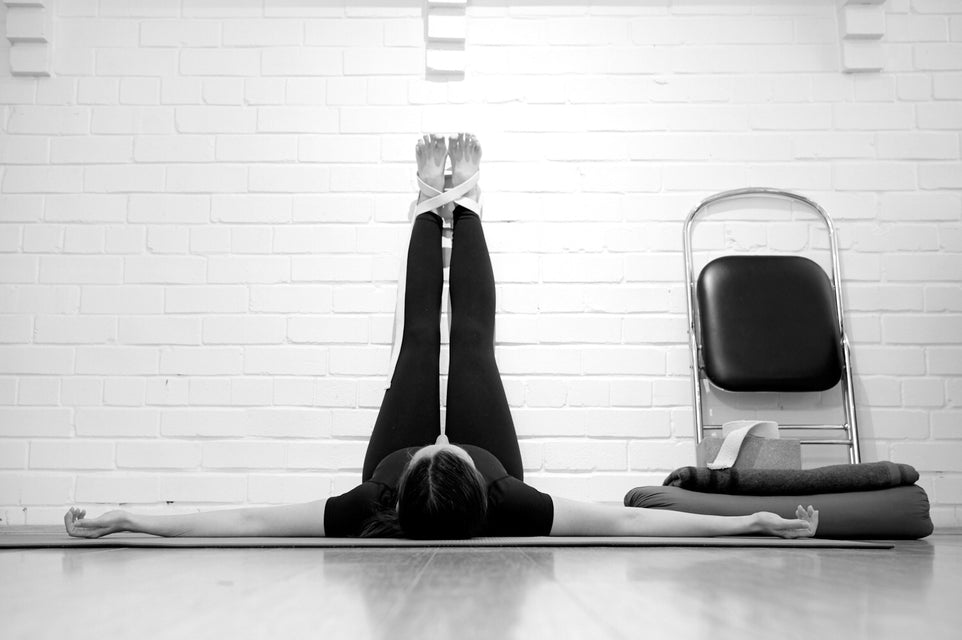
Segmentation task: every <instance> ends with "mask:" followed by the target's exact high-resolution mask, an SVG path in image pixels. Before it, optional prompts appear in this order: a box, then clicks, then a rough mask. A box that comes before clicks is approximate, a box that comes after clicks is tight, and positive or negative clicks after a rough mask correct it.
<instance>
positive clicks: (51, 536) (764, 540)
mask: <svg viewBox="0 0 962 640" xmlns="http://www.w3.org/2000/svg"><path fill="white" fill-rule="evenodd" d="M16 529H17V528H9V529H0V549H44V548H84V547H135V548H154V547H156V548H187V549H197V548H207V547H228V548H285V547H317V548H339V547H340V548H356V547H381V548H385V547H391V548H396V547H469V548H470V547H781V548H786V547H799V548H809V549H813V548H814V549H820V548H821V549H824V548H828V549H833V548H843V549H891V548H892V547H893V546H894V545H892V544H889V543H880V542H865V541H852V540H826V539H822V538H799V539H797V540H785V539H782V538H770V537H750V536H731V537H717V538H652V537H641V536H631V537H594V536H579V537H566V536H551V537H548V536H545V537H519V538H472V539H470V540H406V539H401V538H159V537H156V536H148V535H143V534H125V533H121V534H114V535H111V536H106V537H103V538H95V539H87V538H71V537H70V536H68V535H67V534H66V533H64V532H63V531H59V532H53V531H50V530H46V531H43V530H36V529H33V530H30V531H24V530H21V531H17V530H16Z"/></svg>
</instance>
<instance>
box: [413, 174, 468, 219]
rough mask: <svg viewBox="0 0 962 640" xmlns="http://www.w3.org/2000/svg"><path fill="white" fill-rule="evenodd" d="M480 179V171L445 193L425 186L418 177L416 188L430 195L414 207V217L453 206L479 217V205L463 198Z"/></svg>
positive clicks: (427, 185)
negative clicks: (452, 204)
mask: <svg viewBox="0 0 962 640" xmlns="http://www.w3.org/2000/svg"><path fill="white" fill-rule="evenodd" d="M480 177H481V172H480V171H475V172H474V175H473V176H471V177H470V178H468V179H467V180H465V181H464V182H462V183H461V184H459V185H458V186H456V187H451V188H450V189H448V190H447V191H438V190H437V189H435V188H434V187H432V186H431V185H429V184H427V183H426V182H424V181H423V180H421V176H418V187H420V189H421V193H423V194H427V195H430V196H431V197H430V198H428V199H427V200H424V201H422V202H419V203H418V204H417V205H416V206H415V207H414V217H415V218H417V217H418V216H419V215H421V214H422V213H424V212H426V211H434V210H436V209H440V208H441V207H444V206H446V205H449V204H451V203H452V202H453V203H454V204H457V205H460V206H462V207H464V208H465V209H468V210H469V211H473V212H475V213H476V214H478V215H481V204H480V203H478V202H475V201H474V200H472V199H471V198H465V197H464V196H465V194H467V193H468V192H469V191H471V190H472V189H474V187H475V186H476V185H477V184H478V179H479V178H480ZM412 222H413V220H412Z"/></svg>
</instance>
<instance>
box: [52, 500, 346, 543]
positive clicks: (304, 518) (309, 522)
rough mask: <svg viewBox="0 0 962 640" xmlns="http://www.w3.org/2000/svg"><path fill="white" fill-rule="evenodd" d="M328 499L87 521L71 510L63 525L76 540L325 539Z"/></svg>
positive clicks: (121, 515)
mask: <svg viewBox="0 0 962 640" xmlns="http://www.w3.org/2000/svg"><path fill="white" fill-rule="evenodd" d="M326 504H327V500H315V501H314V502H308V503H305V504H291V505H283V506H279V507H248V508H242V509H227V510H224V511H204V512H200V513H187V514H183V515H161V516H150V515H139V514H135V513H129V512H127V511H108V512H107V513H105V514H104V515H102V516H100V517H98V518H86V515H87V512H86V511H84V510H83V509H76V508H73V509H70V510H69V511H67V513H66V514H65V515H64V518H63V522H64V526H65V527H66V528H67V533H69V534H70V535H71V536H74V537H76V538H100V537H101V536H106V535H109V534H111V533H118V532H121V531H129V532H133V533H149V534H152V535H155V536H164V537H187V536H193V537H198V538H212V537H213V538H233V537H305V538H308V537H323V536H324V508H325V505H326Z"/></svg>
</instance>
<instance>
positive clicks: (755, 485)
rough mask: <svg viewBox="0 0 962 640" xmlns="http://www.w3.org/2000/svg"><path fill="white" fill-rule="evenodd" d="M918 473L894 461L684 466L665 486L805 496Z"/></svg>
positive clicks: (895, 483)
mask: <svg viewBox="0 0 962 640" xmlns="http://www.w3.org/2000/svg"><path fill="white" fill-rule="evenodd" d="M918 479H919V473H918V471H916V470H915V469H914V468H912V467H911V466H910V465H907V464H896V463H894V462H863V463H861V464H835V465H830V466H827V467H818V468H816V469H804V470H801V471H799V470H790V469H718V470H715V469H708V468H705V467H682V468H680V469H676V470H675V471H672V472H671V473H670V474H669V475H668V477H667V478H666V479H665V481H664V483H662V484H663V485H664V486H672V487H681V488H682V489H689V490H691V491H701V492H703V493H729V494H735V495H752V496H784V495H805V494H810V493H837V492H841V491H871V490H875V489H886V488H889V487H899V486H902V485H911V484H915V481H916V480H918Z"/></svg>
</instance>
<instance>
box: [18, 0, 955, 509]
mask: <svg viewBox="0 0 962 640" xmlns="http://www.w3.org/2000/svg"><path fill="white" fill-rule="evenodd" d="M335 5H337V3H334V4H333V5H332V4H331V3H319V4H318V3H310V2H288V1H283V2H281V1H274V0H267V1H266V2H264V1H263V0H250V1H244V2H242V1H240V0H231V1H230V2H211V1H210V0H204V1H193V0H191V1H188V0H184V1H183V2H181V3H162V2H155V3H146V2H137V3H130V2H121V1H119V0H99V1H97V0H90V1H88V2H83V3H73V2H58V3H55V10H56V11H57V14H56V15H55V16H54V26H55V31H54V34H55V37H54V39H53V43H52V46H51V56H52V57H51V62H50V72H51V74H52V76H51V77H49V78H26V77H14V76H12V75H11V74H10V72H9V69H8V68H7V67H6V66H4V68H3V69H2V70H0V523H4V524H6V523H11V524H19V523H38V522H54V521H56V519H57V517H58V513H60V512H61V510H62V508H64V507H66V506H67V505H69V504H80V505H82V506H86V507H88V508H90V509H92V510H93V511H95V512H96V511H100V510H104V509H107V508H109V507H110V506H111V505H117V504H120V503H123V504H125V505H127V506H129V507H131V508H140V509H144V510H151V511H155V512H156V511H162V510H164V509H173V510H185V509H192V508H197V507H200V506H207V507H209V506H217V505H226V504H234V503H245V504H274V503H281V502H285V501H295V500H309V499H312V498H315V497H321V496H326V495H331V494H332V493H333V492H340V491H343V490H346V489H348V488H350V487H351V486H352V485H353V484H354V483H355V482H357V480H358V479H359V473H360V471H359V469H360V465H361V462H362V458H363V453H364V444H365V436H366V435H367V434H368V433H369V432H370V428H371V426H372V424H373V421H374V418H375V416H376V410H377V405H378V402H379V400H380V395H381V393H382V381H383V376H384V375H385V372H386V368H387V364H388V356H389V342H390V336H391V320H392V312H393V309H394V295H395V284H396V283H395V277H396V273H397V268H398V265H399V264H400V260H401V249H402V248H403V246H404V241H405V236H406V233H407V230H408V225H407V221H406V212H407V208H408V204H409V203H410V200H411V199H412V196H413V193H414V186H415V183H414V164H413V161H412V160H413V159H412V155H413V154H412V151H413V147H414V142H415V140H416V137H417V136H418V135H419V134H420V133H422V132H424V131H441V132H444V133H449V132H455V131H460V130H469V131H474V132H476V133H477V134H478V135H479V137H480V139H481V141H482V144H483V146H484V149H485V161H484V169H483V174H484V179H483V181H482V186H483V188H484V190H485V193H486V199H487V209H486V212H485V215H486V221H487V223H486V226H487V234H488V241H489V245H490V248H491V250H492V253H493V256H492V257H493V262H494V265H495V270H496V273H497V276H498V280H499V283H500V284H499V288H498V294H499V311H500V316H499V318H500V325H499V329H498V357H499V361H500V364H501V368H502V371H503V373H504V377H505V386H506V389H507V391H508V396H509V401H510V403H511V405H512V408H513V410H514V412H515V419H516V423H517V428H518V431H519V434H520V436H521V446H522V452H523V455H524V464H525V468H526V470H527V473H528V478H529V480H530V482H531V483H532V484H533V485H535V486H537V487H539V488H541V489H543V490H546V491H554V492H557V493H559V494H562V495H568V496H570V497H574V498H582V499H593V500H605V501H618V500H620V499H621V497H622V496H623V495H624V493H625V491H626V490H627V489H629V488H631V487H633V486H637V485H642V484H659V483H660V482H661V480H662V479H663V478H664V476H665V474H666V473H667V472H668V471H670V470H671V469H673V468H675V467H677V466H680V465H684V464H689V463H692V462H693V460H694V455H693V446H692V444H691V437H692V433H691V422H692V418H691V410H690V395H689V394H690V391H689V385H688V355H687V349H686V335H685V303H684V297H683V294H684V289H683V273H682V265H683V261H682V258H681V232H682V229H681V221H682V220H683V218H684V216H685V214H686V213H687V212H688V211H689V210H690V209H691V208H692V207H693V206H694V205H695V204H696V203H697V202H698V201H699V200H700V199H701V198H703V197H705V196H706V195H709V194H710V193H712V192H714V191H718V190H723V189H731V188H737V187H744V186H748V185H762V186H771V187H779V188H785V189H789V190H795V191H799V192H802V193H804V194H805V195H808V196H810V197H812V198H813V199H815V200H816V201H818V202H819V203H820V204H822V205H823V206H824V207H825V208H826V209H827V210H828V211H829V212H830V213H831V214H833V216H834V217H835V218H836V223H837V226H838V227H839V231H840V240H841V243H842V246H843V258H842V270H843V271H842V275H843V278H844V279H845V287H844V293H845V298H846V301H847V303H848V307H849V318H848V320H849V326H850V328H851V332H852V339H853V350H854V358H855V375H856V380H857V382H856V390H857V392H858V393H859V395H858V405H859V407H858V408H859V412H860V416H861V418H862V424H863V449H864V451H865V457H866V459H867V460H874V459H892V460H898V461H904V462H908V463H911V464H913V465H915V466H916V467H917V468H918V469H919V470H920V471H921V472H922V483H923V486H925V488H926V489H927V490H928V491H929V495H930V498H931V499H932V504H933V515H934V517H935V520H936V523H937V525H938V526H940V527H959V526H962V463H960V460H962V152H960V143H962V140H960V130H962V13H960V9H959V7H958V6H956V4H955V3H952V2H935V1H932V2H922V1H916V2H911V3H910V2H908V0H893V1H890V2H887V3H885V5H884V10H885V12H886V16H885V17H886V22H885V24H886V29H885V35H884V37H883V38H882V39H881V40H880V41H879V42H880V44H879V46H880V47H881V48H882V51H883V52H884V56H885V60H884V68H883V71H882V72H880V73H867V74H845V73H842V72H841V62H840V56H839V49H838V47H839V42H838V28H837V24H836V20H837V16H838V13H837V10H836V3H835V2H833V1H831V0H819V1H816V2H802V1H801V0H798V1H796V2H784V3H778V5H779V6H778V8H777V10H775V9H774V8H773V7H772V6H769V5H771V3H746V2H723V1H722V2H711V3H690V2H671V1H670V0H664V1H663V2H656V3H634V4H633V3H620V4H617V3H616V4H613V5H610V6H608V5H606V6H601V5H597V4H594V3H585V4H584V5H578V4H577V3H575V4H571V3H557V4H552V3H538V4H537V5H530V4H529V5H525V4H523V3H522V5H518V6H510V7H509V6H507V5H504V6H495V5H491V4H485V5H484V6H477V7H474V6H469V7H468V16H467V22H466V31H465V33H464V36H465V37H466V43H465V47H464V52H463V56H464V58H463V63H464V70H465V73H464V76H463V77H455V78H447V79H444V80H445V81H438V79H437V78H434V79H431V80H426V79H425V77H424V75H425V50H424V46H425V44H424V43H425V39H424V33H423V28H424V20H423V15H422V8H420V7H417V6H414V5H409V6H403V7H402V6H394V7H387V6H383V7H374V6H365V7H354V6H351V5H350V3H342V5H341V6H335ZM636 5H637V6H636ZM5 19H6V15H5V12H4V10H2V9H0V21H2V20H5ZM9 46H10V45H9V43H8V42H6V41H5V40H2V41H0V47H4V48H5V49H0V62H3V63H4V65H6V61H7V60H8V58H9V55H8V50H9ZM726 211H727V213H728V217H727V218H725V220H726V221H724V222H720V223H718V224H706V225H705V226H704V227H703V228H702V229H701V230H700V232H699V234H698V236H697V238H698V246H699V247H700V248H701V249H703V250H705V252H707V253H708V254H712V255H713V254H714V253H717V252H719V251H721V250H723V249H726V248H733V249H747V250H760V249H765V248H769V249H772V250H777V251H791V252H796V251H800V252H803V253H805V254H806V255H808V254H813V256H816V257H817V255H823V254H819V247H824V244H825V242H824V234H821V233H820V232H818V231H814V230H811V229H808V228H806V227H805V226H804V225H802V227H801V230H799V227H798V225H797V224H796V223H793V222H792V220H793V218H792V216H791V214H790V212H787V211H784V210H779V209H778V208H777V207H774V208H773V207H750V208H749V209H748V210H747V211H744V212H740V211H736V210H734V209H732V208H728V209H726ZM765 212H768V213H770V214H772V216H773V219H774V220H775V222H774V223H773V224H771V225H770V226H767V227H766V226H763V225H761V224H759V223H758V220H760V219H761V218H762V217H763V216H762V215H761V214H762V213H765ZM822 259H823V258H822ZM703 261H704V258H702V262H703ZM443 369H445V370H446V365H444V366H443ZM826 396H827V397H826V398H821V397H819V396H814V397H811V396H810V397H808V398H807V399H809V400H815V401H816V403H817V404H818V403H824V404H830V399H831V394H826ZM781 402H782V404H784V405H785V406H786V407H787V414H788V415H789V416H799V415H803V416H804V415H807V414H806V413H805V411H804V410H803V409H802V408H801V406H800V405H799V403H798V402H797V401H796V400H792V399H782V400H781ZM769 409H770V408H766V407H756V408H755V409H754V410H755V411H756V412H760V413H765V412H766V411H768V410H769ZM732 411H733V410H732V408H731V407H725V406H719V407H715V412H716V415H718V416H721V417H725V416H728V415H729V414H730V413H731V412H732ZM826 411H827V409H815V410H814V414H815V415H819V414H821V413H824V412H826ZM808 415H811V414H808ZM834 461H837V460H834ZM168 503H171V504H168Z"/></svg>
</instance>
